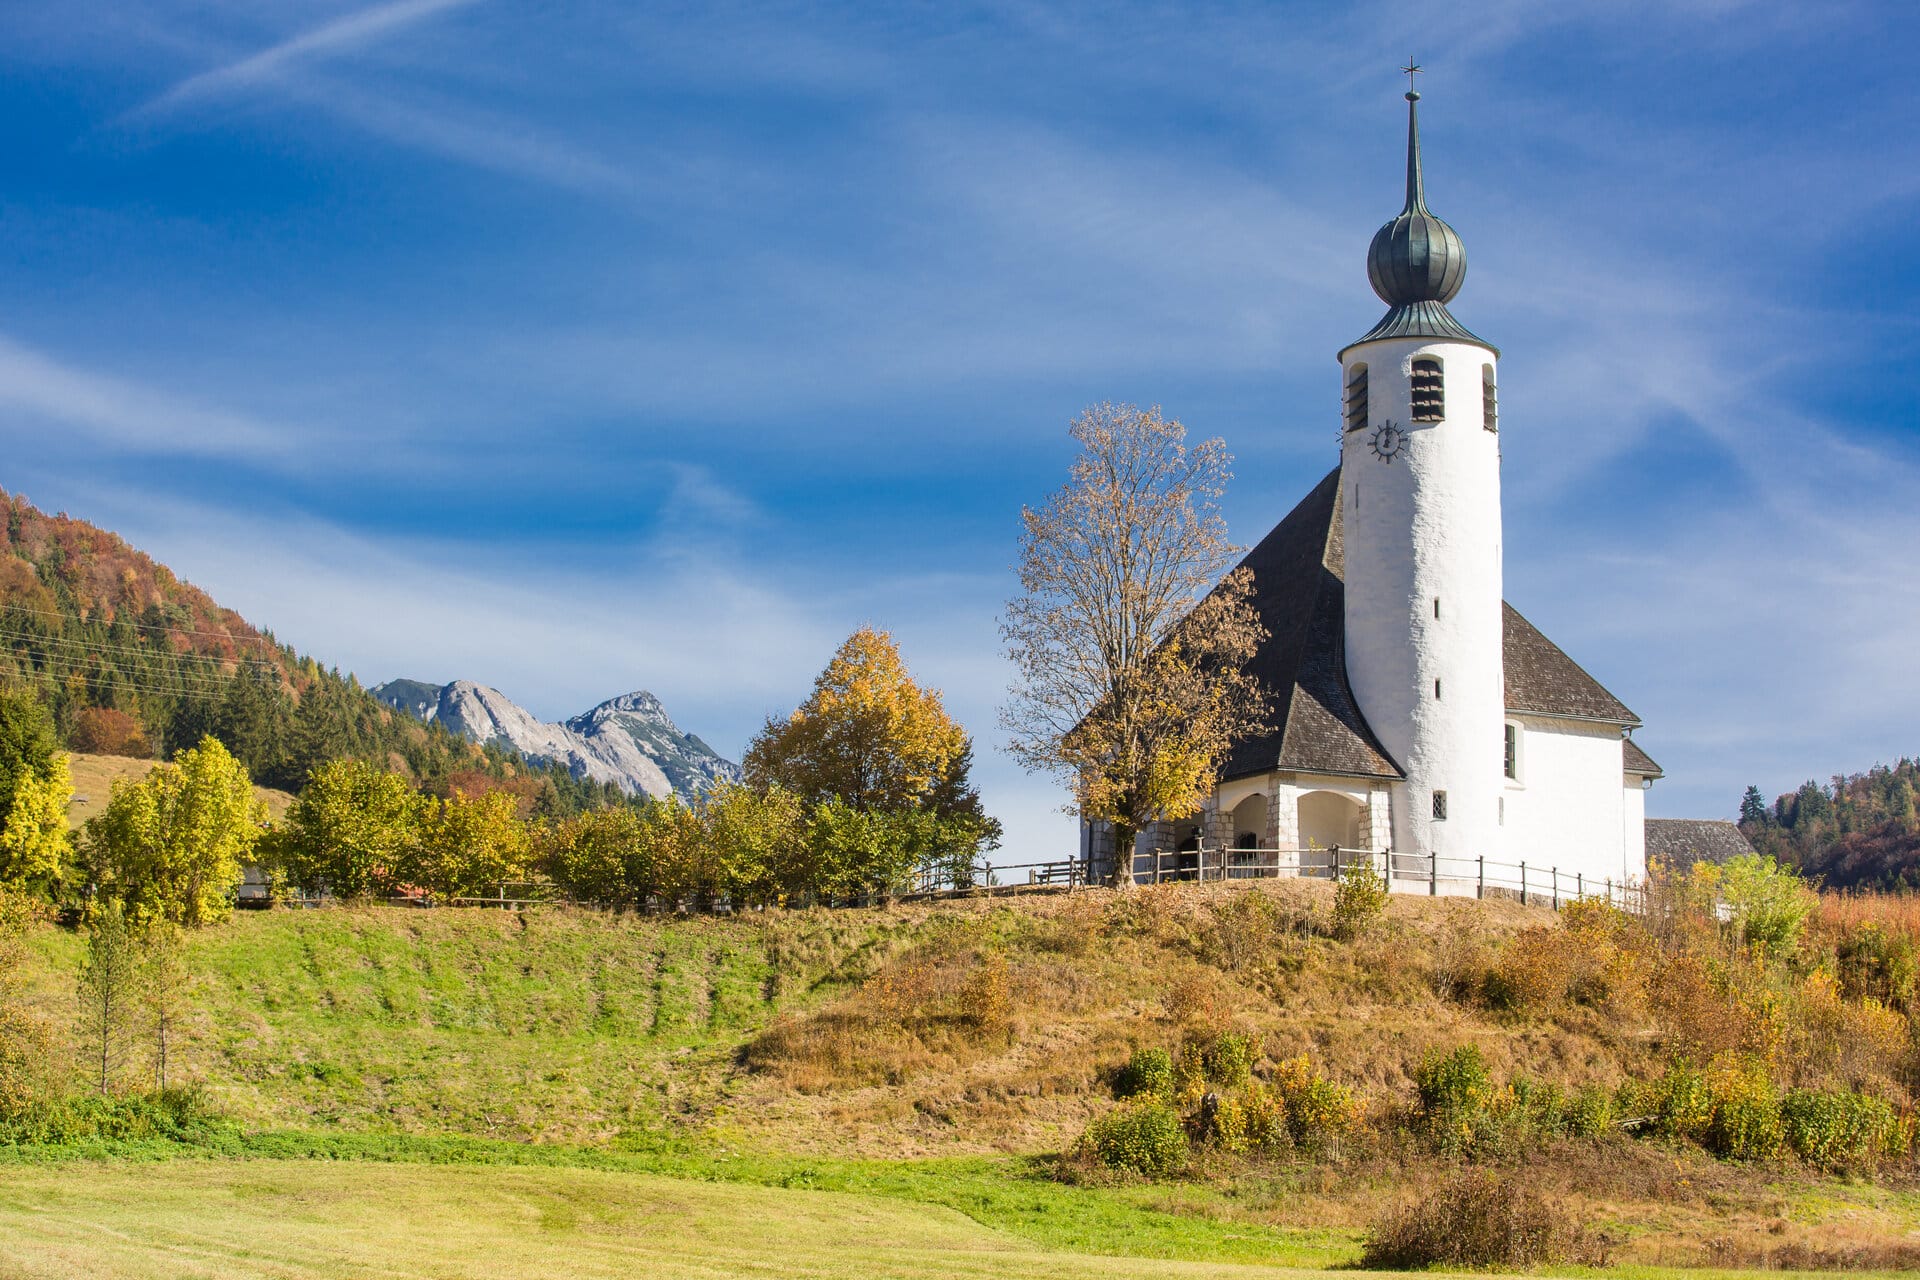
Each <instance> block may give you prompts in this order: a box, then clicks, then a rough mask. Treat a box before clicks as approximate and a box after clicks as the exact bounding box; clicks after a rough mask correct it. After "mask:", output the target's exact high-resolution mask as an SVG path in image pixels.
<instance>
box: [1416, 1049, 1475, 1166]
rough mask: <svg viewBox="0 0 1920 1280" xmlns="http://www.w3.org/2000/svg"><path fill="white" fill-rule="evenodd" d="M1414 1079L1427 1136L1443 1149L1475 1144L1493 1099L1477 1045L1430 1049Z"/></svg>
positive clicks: (1420, 1113)
mask: <svg viewBox="0 0 1920 1280" xmlns="http://www.w3.org/2000/svg"><path fill="white" fill-rule="evenodd" d="M1413 1078H1414V1085H1415V1086H1416V1087H1417V1088H1418V1089H1419V1092H1420V1101H1419V1115H1420V1121H1421V1124H1422V1127H1423V1128H1424V1129H1425V1130H1426V1134H1427V1136H1428V1137H1429V1138H1431V1139H1432V1140H1433V1141H1434V1142H1435V1143H1436V1144H1438V1145H1439V1147H1440V1148H1441V1149H1442V1150H1443V1151H1450V1152H1459V1151H1465V1150H1468V1149H1470V1148H1472V1147H1473V1146H1475V1145H1476V1144H1477V1143H1478V1142H1479V1141H1480V1139H1481V1138H1482V1136H1483V1135H1484V1132H1485V1130H1486V1128H1487V1122H1488V1121H1489V1120H1490V1119H1491V1112H1492V1108H1493V1105H1494V1101H1495V1092H1494V1086H1493V1077H1492V1075H1491V1074H1490V1073H1489V1072H1488V1071H1487V1061H1486V1059H1485V1058H1484V1057H1482V1056H1481V1054H1480V1049H1479V1047H1478V1046H1477V1045H1471V1044H1463V1045H1460V1046H1459V1047H1457V1048H1455V1049H1453V1050H1451V1051H1449V1052H1446V1053H1442V1052H1441V1051H1440V1050H1438V1049H1432V1050H1429V1051H1428V1053H1427V1056H1426V1058H1425V1059H1423V1060H1422V1061H1421V1063H1420V1068H1419V1070H1417V1071H1416V1072H1414V1077H1413Z"/></svg>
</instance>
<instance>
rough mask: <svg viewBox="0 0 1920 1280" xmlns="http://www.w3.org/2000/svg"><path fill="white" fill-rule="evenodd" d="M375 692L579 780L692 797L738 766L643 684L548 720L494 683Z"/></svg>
mask: <svg viewBox="0 0 1920 1280" xmlns="http://www.w3.org/2000/svg"><path fill="white" fill-rule="evenodd" d="M372 692H373V695H374V696H375V697H376V698H379V699H380V700H381V701H382V702H384V703H386V704H387V705H388V706H390V707H392V708H394V709H395V710H397V711H404V712H406V713H407V714H408V715H411V716H413V717H415V718H416V719H420V720H437V721H439V722H440V723H441V724H443V725H445V726H446V727H447V728H448V729H450V730H452V731H453V732H455V733H459V734H463V735H464V736H466V737H467V738H470V739H472V740H473V741H475V742H480V743H489V742H491V743H498V744H499V745H501V746H505V747H511V748H512V749H513V750H515V751H518V752H519V753H520V754H521V755H522V756H525V757H526V758H527V759H528V760H532V761H535V762H538V763H546V762H549V761H552V762H556V763H559V764H561V765H564V766H565V767H566V768H567V770H568V771H569V772H570V773H572V774H573V776H574V777H576V778H591V779H593V780H594V781H596V782H613V783H617V784H618V785H619V786H620V787H622V788H623V789H625V790H627V791H629V792H637V793H639V794H642V795H648V796H654V797H656V798H658V797H664V796H666V795H668V794H669V793H671V794H676V795H678V796H680V797H681V798H682V799H685V800H692V799H694V798H695V797H696V796H698V795H699V794H700V793H701V792H703V791H705V790H707V789H708V788H709V787H711V786H713V785H714V784H715V783H719V782H732V781H735V780H737V779H738V778H739V776H740V766H738V765H736V764H734V763H733V762H732V761H730V760H726V759H723V758H722V757H721V756H720V755H719V754H718V753H716V752H715V751H714V750H713V748H711V747H709V746H708V745H707V744H706V743H704V742H702V741H701V740H700V739H699V738H698V737H696V736H694V735H693V734H688V733H682V732H681V731H680V730H679V729H677V728H676V727H674V723H673V720H672V718H671V717H670V716H668V715H667V709H666V707H665V706H664V705H662V703H661V701H660V699H658V698H656V697H655V696H654V695H653V694H651V693H649V692H647V691H646V690H645V689H636V690H634V691H633V692H632V693H623V694H621V695H620V696H619V697H617V698H609V699H607V700H606V701H605V702H602V703H600V704H599V705H598V706H596V707H594V708H593V709H592V710H591V711H588V712H585V713H583V714H581V715H577V716H575V717H573V718H572V719H571V720H567V721H564V722H562V723H559V724H551V723H546V722H543V721H541V720H539V719H538V718H536V717H535V716H534V714H533V713H532V712H530V711H528V710H526V709H525V708H524V707H522V706H520V705H519V704H517V703H515V702H514V701H513V700H512V699H511V698H509V697H507V696H506V695H505V694H504V693H501V692H500V691H499V690H498V689H495V688H492V687H491V686H489V685H483V684H479V683H477V682H476V681H472V680H454V681H450V682H449V683H447V684H444V685H431V684H425V683H423V682H421V681H418V680H389V681H387V682H386V683H385V684H382V685H377V686H375V687H374V689H373V691H372Z"/></svg>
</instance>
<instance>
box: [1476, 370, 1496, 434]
mask: <svg viewBox="0 0 1920 1280" xmlns="http://www.w3.org/2000/svg"><path fill="white" fill-rule="evenodd" d="M1480 425H1481V426H1483V427H1485V428H1486V429H1487V430H1489V431H1498V430H1500V395H1499V392H1498V390H1497V389H1496V388H1495V387H1494V385H1493V366H1492V365H1487V366H1486V367H1485V368H1484V369H1482V370H1481V371H1480Z"/></svg>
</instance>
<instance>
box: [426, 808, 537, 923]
mask: <svg viewBox="0 0 1920 1280" xmlns="http://www.w3.org/2000/svg"><path fill="white" fill-rule="evenodd" d="M532 866H533V833H532V832H531V831H530V830H529V829H528V827H527V824H526V823H525V822H522V821H521V820H520V814H519V809H518V806H517V805H516V804H515V802H514V797H513V796H512V795H511V794H509V793H507V792H504V791H494V792H489V793H488V794H486V795H482V796H467V795H462V794H461V793H459V792H455V793H454V794H453V795H451V796H448V797H447V798H446V799H445V800H435V801H432V802H431V803H429V804H428V805H427V806H426V807H425V808H424V809H423V810H422V812H421V815H420V820H419V822H418V823H417V824H416V825H415V827H414V835H413V839H412V841H411V842H410V843H409V845H408V848H407V853H406V858H405V860H404V862H403V864H402V872H401V874H402V875H403V876H404V878H405V879H406V880H407V881H408V882H409V883H412V884H415V885H418V886H420V887H421V888H423V889H429V890H431V891H432V892H433V893H434V895H435V896H436V897H438V898H442V899H448V898H458V897H470V896H473V895H475V894H478V893H479V892H480V890H482V889H490V888H494V887H496V886H499V885H503V884H508V883H512V882H515V881H520V880H524V879H526V877H527V874H528V873H529V872H530V871H531V870H532Z"/></svg>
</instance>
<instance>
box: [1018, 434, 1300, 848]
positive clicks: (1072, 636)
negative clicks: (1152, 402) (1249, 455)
mask: <svg viewBox="0 0 1920 1280" xmlns="http://www.w3.org/2000/svg"><path fill="white" fill-rule="evenodd" d="M1072 433H1073V438H1074V439H1075V440H1077V441H1078V442H1079V444H1080V448H1081V453H1080V457H1079V458H1078V459H1076V460H1075V462H1074V464H1073V470H1072V473H1071V476H1070V478H1069V480H1068V482H1067V484H1066V485H1065V486H1064V487H1063V488H1061V489H1060V491H1059V492H1057V493H1055V494H1054V495H1053V497H1052V498H1051V499H1049V500H1048V502H1047V504H1046V505H1045V506H1044V507H1042V508H1041V509H1040V510H1038V511H1035V510H1033V509H1031V508H1027V509H1025V510H1023V511H1022V513H1021V516H1022V519H1023V520H1024V521H1025V523H1026V529H1025V533H1024V535H1023V536H1022V538H1021V543H1020V588H1021V594H1020V596H1019V597H1018V598H1017V599H1014V600H1012V601H1009V602H1008V604H1007V612H1006V616H1005V618H1004V619H1003V620H1002V622H1001V628H1000V630H1001V635H1002V637H1003V638H1004V639H1005V641H1006V644H1007V656H1008V657H1009V658H1011V659H1012V660H1013V663H1014V665H1015V667H1016V668H1017V669H1018V671H1019V678H1018V679H1017V680H1016V682H1015V683H1014V686H1013V688H1012V690H1011V694H1012V697H1011V700H1010V701H1009V703H1008V704H1007V705H1006V706H1005V707H1004V708H1002V710H1001V713H1000V722H1001V724H1002V726H1003V727H1004V728H1005V729H1006V730H1007V731H1008V735H1009V739H1010V741H1009V746H1008V750H1009V751H1010V752H1011V753H1012V754H1013V756H1014V757H1015V758H1016V759H1018V760H1019V761H1020V762H1021V763H1022V764H1024V765H1025V766H1026V767H1027V768H1028V769H1029V770H1031V771H1035V772H1047V773H1053V774H1055V775H1058V776H1059V777H1061V778H1062V780H1063V781H1065V782H1067V783H1068V784H1069V785H1071V786H1072V787H1073V789H1074V799H1075V801H1076V803H1077V805H1078V808H1079V812H1080V815H1081V816H1082V817H1083V818H1085V819H1088V820H1090V821H1104V822H1107V823H1110V824H1112V827H1113V835H1114V849H1115V857H1114V866H1113V877H1114V882H1115V883H1116V884H1118V883H1123V882H1124V879H1125V878H1126V877H1128V876H1130V874H1131V871H1132V858H1131V857H1130V856H1128V855H1129V852H1130V850H1131V849H1132V847H1133V840H1134V837H1135V834H1136V833H1137V832H1139V831H1140V830H1141V828H1142V827H1144V826H1145V825H1146V824H1147V823H1149V822H1151V821H1153V820H1155V819H1156V818H1182V817H1186V816H1188V815H1190V814H1192V813H1194V812H1196V811H1198V809H1199V808H1200V806H1201V804H1202V803H1203V802H1204V801H1205V800H1206V798H1207V797H1208V796H1209V795H1211V794H1212V792H1213V789H1214V786H1215V783H1216V781H1217V779H1218V776H1219V771H1220V766H1221V765H1222V763H1223V762H1224V761H1225V759H1226V755H1227V752H1228V750H1229V749H1230V748H1231V747H1232V745H1233V743H1234V742H1235V741H1236V740H1238V739H1239V738H1241V737H1243V736H1245V735H1247V734H1252V733H1257V732H1260V731H1262V730H1264V729H1265V728H1266V719H1267V707H1266V705H1265V698H1264V696H1263V694H1262V692H1261V689H1260V686H1259V684H1258V682H1256V681H1255V680H1254V679H1253V678H1252V677H1251V676H1250V675H1249V674H1248V672H1247V670H1246V667H1247V663H1248V661H1249V660H1250V659H1251V658H1252V657H1253V654H1254V650H1255V648H1256V647H1257V646H1258V645H1259V643H1260V641H1261V640H1262V639H1263V638H1264V637H1265V634H1266V632H1265V628H1263V627H1262V626H1261V623H1260V618H1259V614H1258V613H1257V612H1256V610H1255V609H1254V606H1253V579H1252V575H1251V574H1249V573H1248V572H1247V571H1246V570H1244V569H1237V570H1235V571H1233V572H1232V573H1229V574H1227V576H1226V577H1224V578H1221V577H1220V575H1221V573H1222V571H1223V570H1225V569H1226V568H1227V566H1229V565H1230V564H1232V563H1233V559H1234V556H1235V555H1237V554H1238V552H1239V548H1237V547H1235V546H1233V545H1232V544H1231V543H1229V542H1228V541H1227V529H1226V521H1225V520H1224V519H1223V518H1222V517H1221V515H1220V510H1219V507H1218V505H1217V501H1218V499H1219V497H1220V495H1221V494H1222V493H1223V492H1224V491H1225V488H1226V483H1227V480H1228V479H1229V478H1230V476H1231V474H1232V473H1231V472H1230V471H1229V470H1228V467H1229V464H1230V463H1231V462H1232V458H1231V457H1230V455H1229V454H1228V453H1227V450H1226V446H1225V444H1224V443H1223V442H1222V441H1220V440H1218V439H1213V440H1205V441H1202V442H1200V443H1199V444H1197V445H1194V446H1193V447H1191V448H1189V447H1188V446H1187V444H1186V434H1187V432H1186V428H1185V427H1183V426H1181V425H1180V423H1178V422H1177V421H1172V420H1169V419H1166V418H1163V417H1161V416H1160V410H1159V409H1158V408H1153V409H1146V410H1141V409H1138V408H1135V407H1134V406H1132V405H1113V404H1102V405H1096V406H1095V407H1093V408H1090V409H1088V410H1086V411H1085V412H1084V413H1082V414H1081V415H1080V417H1079V418H1078V419H1076V420H1075V421H1074V423H1073V427H1072ZM1216 579H1217V580H1218V581H1217V582H1216Z"/></svg>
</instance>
